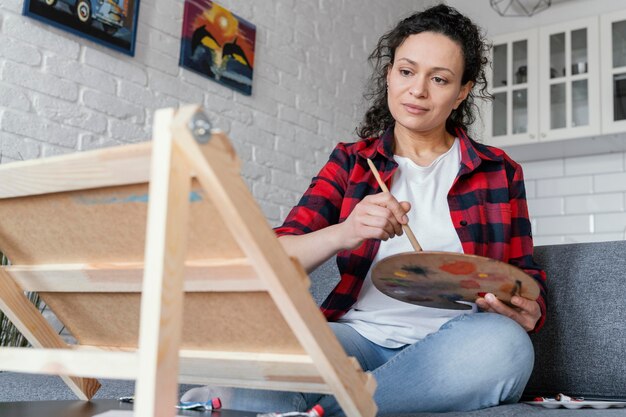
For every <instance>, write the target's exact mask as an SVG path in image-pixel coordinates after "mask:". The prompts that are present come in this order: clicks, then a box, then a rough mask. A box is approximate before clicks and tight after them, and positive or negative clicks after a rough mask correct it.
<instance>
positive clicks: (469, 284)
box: [459, 279, 480, 288]
mask: <svg viewBox="0 0 626 417" xmlns="http://www.w3.org/2000/svg"><path fill="white" fill-rule="evenodd" d="M459 284H461V288H480V284H479V283H477V282H476V281H474V280H472V279H464V280H462V281H461V282H459Z"/></svg>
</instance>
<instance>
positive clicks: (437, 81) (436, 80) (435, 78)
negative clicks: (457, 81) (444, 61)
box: [433, 77, 448, 84]
mask: <svg viewBox="0 0 626 417" xmlns="http://www.w3.org/2000/svg"><path fill="white" fill-rule="evenodd" d="M433 81H434V82H435V84H447V83H448V81H446V80H445V79H443V78H441V77H433Z"/></svg>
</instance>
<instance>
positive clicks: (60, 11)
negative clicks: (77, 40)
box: [23, 0, 139, 56]
mask: <svg viewBox="0 0 626 417" xmlns="http://www.w3.org/2000/svg"><path fill="white" fill-rule="evenodd" d="M138 12H139V0H24V9H23V14H24V15H26V16H29V17H32V18H33V19H37V20H39V21H42V22H44V23H47V24H50V25H52V26H55V27H58V28H61V29H63V30H66V31H68V32H72V33H74V34H76V35H78V36H82V37H84V38H87V39H90V40H91V41H93V42H96V43H99V44H101V45H105V46H107V47H109V48H113V49H116V50H118V51H120V52H123V53H125V54H128V55H131V56H132V55H134V54H135V38H136V33H137V14H138Z"/></svg>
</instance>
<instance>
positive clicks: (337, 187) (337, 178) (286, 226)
mask: <svg viewBox="0 0 626 417" xmlns="http://www.w3.org/2000/svg"><path fill="white" fill-rule="evenodd" d="M349 160H350V158H349V155H348V152H347V150H346V147H345V145H344V144H343V143H340V144H338V145H337V146H336V147H335V149H334V150H333V152H332V153H331V154H330V158H329V160H328V162H327V163H326V165H324V167H323V168H322V169H321V170H320V172H319V173H318V174H317V176H315V177H313V179H312V181H311V184H310V185H309V188H308V189H307V190H306V191H305V193H304V195H303V196H302V197H301V198H300V201H299V202H298V204H297V205H296V206H295V207H294V208H292V209H291V211H290V212H289V214H288V215H287V217H286V218H285V221H284V222H283V224H282V225H281V226H279V227H277V228H275V229H274V231H275V233H276V235H277V236H284V235H302V234H305V233H310V232H314V231H316V230H320V229H323V228H325V227H327V226H330V225H333V224H336V223H337V222H338V221H339V214H340V211H341V204H342V201H343V198H344V194H345V189H346V184H347V177H348V165H349Z"/></svg>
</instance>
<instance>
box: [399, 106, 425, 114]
mask: <svg viewBox="0 0 626 417" xmlns="http://www.w3.org/2000/svg"><path fill="white" fill-rule="evenodd" d="M402 106H404V108H405V109H406V111H407V112H409V113H411V114H424V113H426V112H427V111H428V109H427V108H426V107H422V106H418V105H416V104H408V103H402Z"/></svg>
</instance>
